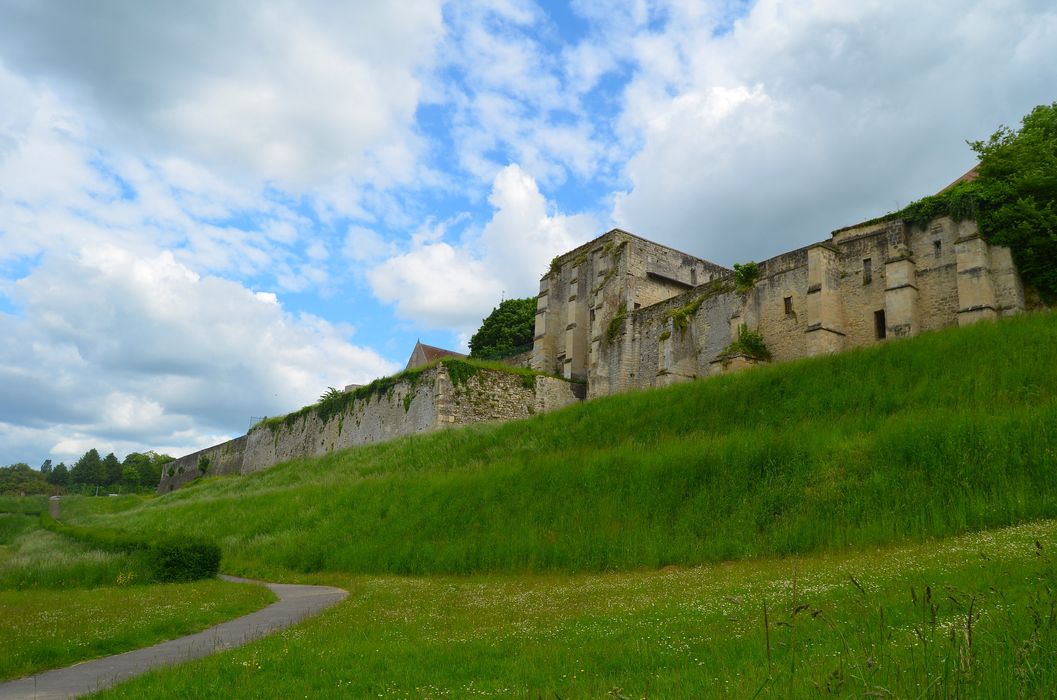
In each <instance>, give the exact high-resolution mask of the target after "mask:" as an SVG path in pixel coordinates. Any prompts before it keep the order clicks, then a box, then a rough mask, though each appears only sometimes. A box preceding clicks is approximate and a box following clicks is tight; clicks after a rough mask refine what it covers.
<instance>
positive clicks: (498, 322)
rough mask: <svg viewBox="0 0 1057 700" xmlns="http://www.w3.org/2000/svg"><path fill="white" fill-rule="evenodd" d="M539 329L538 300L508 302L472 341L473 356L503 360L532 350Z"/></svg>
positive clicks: (471, 351) (480, 329)
mask: <svg viewBox="0 0 1057 700" xmlns="http://www.w3.org/2000/svg"><path fill="white" fill-rule="evenodd" d="M535 327H536V299H535V298H534V297H528V298H527V299H507V300H506V301H503V302H501V303H500V304H499V306H497V307H496V308H494V309H492V313H490V314H489V315H488V318H486V319H484V321H482V323H481V327H480V328H478V329H477V332H476V333H474V334H473V337H472V338H470V357H476V358H479V359H482V360H499V359H502V358H504V357H510V356H511V355H516V354H518V353H519V352H524V351H526V350H531V349H532V336H533V333H534V332H535Z"/></svg>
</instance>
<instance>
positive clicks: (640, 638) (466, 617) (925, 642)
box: [96, 521, 1057, 700]
mask: <svg viewBox="0 0 1057 700" xmlns="http://www.w3.org/2000/svg"><path fill="white" fill-rule="evenodd" d="M1055 547H1057V522H1053V521H1047V522H1040V523H1031V524H1026V525H1020V526H1016V527H1013V528H1008V529H1003V530H997V531H992V532H987V533H976V534H972V535H965V536H961V537H958V538H953V539H948V540H944V541H930V542H926V543H922V544H914V545H903V546H893V547H885V548H881V549H870V550H864V551H860V552H852V553H845V554H835V555H813V556H809V557H789V558H785V559H774V560H758V561H748V562H733V563H726V564H713V565H706V566H701V567H693V568H677V567H669V568H666V569H662V570H658V571H637V572H619V573H608V574H520V575H511V574H504V575H481V576H473V577H461V576H455V577H451V576H430V577H424V578H419V577H394V576H363V575H360V576H356V575H347V574H326V575H317V576H314V577H312V578H313V579H314V580H317V581H326V582H328V583H331V584H335V585H341V586H344V587H345V588H347V589H348V590H349V591H350V596H349V598H348V599H347V600H346V601H345V602H343V603H342V604H340V605H339V606H337V607H335V608H332V609H331V610H329V611H327V612H325V613H324V614H323V615H321V616H320V617H318V618H315V619H312V620H308V621H306V622H304V623H302V624H301V625H298V626H297V627H293V628H290V629H288V630H285V631H283V632H281V633H279V634H277V635H275V636H273V637H270V638H266V639H263V640H260V641H258V642H255V643H253V644H251V645H248V646H245V647H242V648H239V649H236V650H233V651H230V652H225V653H223V654H218V655H216V656H213V657H209V658H207V659H202V660H200V661H196V662H193V663H190V664H186V665H184V666H181V667H178V668H174V669H166V670H160V671H154V672H151V673H149V674H147V675H146V676H143V677H141V678H139V679H136V680H133V681H131V682H129V683H125V684H122V685H120V686H118V687H116V688H114V689H112V690H110V691H108V692H104V693H100V694H99V695H98V696H96V697H99V698H106V699H108V700H109V699H111V698H137V699H138V698H147V697H184V698H210V697H231V698H293V697H298V698H301V697H334V698H339V697H357V698H359V697H387V698H389V697H391V698H442V697H455V698H466V697H504V698H505V697H525V698H646V697H650V698H654V697H656V698H701V697H730V698H752V697H817V696H820V695H835V696H839V697H906V698H946V697H980V698H1025V697H1029V698H1030V697H1053V696H1054V694H1055V693H1057V665H1055V664H1054V663H1053V659H1054V656H1055V654H1057V625H1055V619H1054V605H1055V603H1057V578H1055V576H1057V574H1055V569H1054V563H1055V559H1054V553H1055V549H1054V548H1055Z"/></svg>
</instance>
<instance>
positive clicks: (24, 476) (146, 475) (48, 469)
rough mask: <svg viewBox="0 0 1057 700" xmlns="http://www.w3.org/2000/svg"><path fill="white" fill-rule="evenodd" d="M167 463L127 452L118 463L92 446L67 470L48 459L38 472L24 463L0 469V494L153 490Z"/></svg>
mask: <svg viewBox="0 0 1057 700" xmlns="http://www.w3.org/2000/svg"><path fill="white" fill-rule="evenodd" d="M171 461H173V458H172V457H170V456H169V455H166V454H158V453H156V452H153V451H148V452H131V453H129V454H128V455H127V456H126V457H125V459H124V460H118V458H117V457H116V456H115V455H114V453H113V452H111V453H109V454H108V455H106V456H105V457H100V456H99V450H97V449H95V448H94V447H93V448H92V449H90V450H88V451H87V452H85V453H84V454H83V455H82V456H81V458H80V459H78V460H77V461H76V462H75V463H74V464H73V465H72V466H70V467H67V466H66V464H65V463H63V462H59V463H58V464H56V465H52V462H51V460H50V459H46V460H44V463H43V464H41V465H40V469H33V468H32V467H30V466H29V465H28V464H26V463H24V462H19V463H18V464H12V465H9V466H6V467H0V494H2V495H18V494H23V493H24V494H26V495H36V494H45V495H48V494H56V493H63V492H72V493H95V492H96V491H102V490H104V489H105V490H106V491H107V492H110V491H114V490H117V491H122V492H125V493H128V492H134V491H146V490H153V489H154V488H156V487H157V486H158V482H159V481H161V472H162V468H163V467H164V466H165V465H166V464H167V463H169V462H171Z"/></svg>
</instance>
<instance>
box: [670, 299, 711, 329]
mask: <svg viewBox="0 0 1057 700" xmlns="http://www.w3.org/2000/svg"><path fill="white" fill-rule="evenodd" d="M704 301H705V297H697V298H696V299H691V300H690V301H689V302H687V303H686V304H684V305H683V306H680V307H678V308H675V309H669V310H668V313H667V314H665V318H670V319H671V320H672V327H673V328H675V330H677V331H679V336H680V337H682V336H684V335H686V329H687V328H689V327H690V319H691V317H693V315H694V314H696V313H697V310H698V309H700V308H701V304H702V303H704Z"/></svg>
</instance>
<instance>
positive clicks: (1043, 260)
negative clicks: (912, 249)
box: [860, 102, 1057, 304]
mask: <svg viewBox="0 0 1057 700" xmlns="http://www.w3.org/2000/svg"><path fill="white" fill-rule="evenodd" d="M969 146H970V148H972V149H973V150H974V151H975V152H976V154H977V156H978V158H979V164H978V165H977V168H976V171H977V177H976V179H974V180H971V181H965V182H959V183H957V184H956V185H954V186H953V187H950V188H948V189H946V190H944V191H943V192H940V193H939V194H936V195H932V196H930V197H924V198H922V199H919V200H917V201H916V202H912V203H911V204H909V205H908V206H906V207H904V208H903V209H901V210H899V211H897V212H893V213H891V214H887V215H886V216H882V217H880V218H877V219H873V220H871V221H867V222H865V223H866V224H875V223H880V222H883V221H893V220H902V221H904V222H906V224H907V225H908V226H911V227H917V228H923V227H924V226H926V225H928V223H929V222H930V221H932V220H933V219H935V218H936V217H938V216H950V217H951V218H952V219H954V220H955V221H962V220H964V219H975V220H976V222H977V224H978V226H979V228H980V233H981V234H982V235H983V236H984V238H986V239H987V241H988V242H989V243H994V244H997V245H1003V246H1008V247H1009V248H1010V249H1011V250H1012V252H1013V260H1014V261H1015V262H1016V264H1017V269H1018V270H1019V271H1020V274H1021V277H1022V279H1023V280H1024V282H1025V283H1026V284H1027V285H1029V286H1031V287H1033V288H1034V289H1036V290H1037V291H1038V292H1039V294H1040V295H1041V296H1042V298H1043V300H1045V301H1046V302H1048V303H1051V304H1052V303H1055V302H1057V102H1055V103H1053V104H1050V105H1039V106H1038V107H1036V108H1035V109H1033V110H1032V111H1031V113H1030V114H1028V115H1027V116H1025V117H1024V118H1023V119H1022V120H1021V127H1020V129H1019V130H1014V129H1010V128H1009V127H1006V126H1003V127H1000V128H999V129H998V130H997V131H995V133H993V134H992V135H991V137H990V138H989V139H987V140H986V141H972V142H970V143H969ZM860 225H862V224H860Z"/></svg>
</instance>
